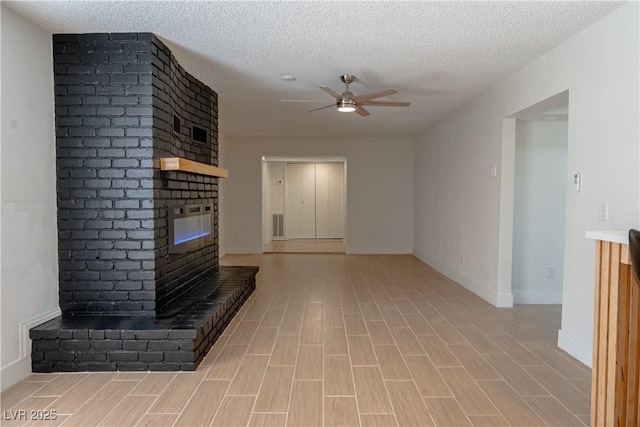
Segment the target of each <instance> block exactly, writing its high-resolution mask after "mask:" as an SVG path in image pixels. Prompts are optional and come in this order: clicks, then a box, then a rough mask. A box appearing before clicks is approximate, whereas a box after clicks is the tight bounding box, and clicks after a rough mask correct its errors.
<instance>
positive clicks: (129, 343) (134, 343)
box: [122, 340, 147, 351]
mask: <svg viewBox="0 0 640 427" xmlns="http://www.w3.org/2000/svg"><path fill="white" fill-rule="evenodd" d="M122 348H123V350H131V351H146V350H147V341H145V340H125V341H123V344H122Z"/></svg>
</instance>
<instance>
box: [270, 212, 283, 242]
mask: <svg viewBox="0 0 640 427" xmlns="http://www.w3.org/2000/svg"><path fill="white" fill-rule="evenodd" d="M272 221H273V228H272V229H273V237H280V238H284V214H283V213H274V214H273V216H272Z"/></svg>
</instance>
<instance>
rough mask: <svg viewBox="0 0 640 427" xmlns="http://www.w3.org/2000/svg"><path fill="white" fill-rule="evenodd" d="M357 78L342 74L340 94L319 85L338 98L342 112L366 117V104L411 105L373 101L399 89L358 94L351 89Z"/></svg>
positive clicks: (378, 105) (408, 103)
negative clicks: (342, 87) (342, 90)
mask: <svg viewBox="0 0 640 427" xmlns="http://www.w3.org/2000/svg"><path fill="white" fill-rule="evenodd" d="M355 79H356V78H355V76H353V75H351V74H343V75H342V76H340V80H342V82H343V83H344V84H345V88H344V92H342V94H339V93H338V92H335V91H333V90H332V89H330V88H328V87H326V86H318V87H319V88H320V89H322V90H323V91H325V92H327V93H328V94H329V95H331V96H333V97H334V98H335V99H336V103H335V105H336V107H337V108H338V111H340V112H341V113H353V112H356V113H358V114H359V115H361V116H363V117H366V116H368V115H369V114H370V113H369V112H368V111H367V110H366V109H365V108H364V106H365V105H370V106H376V107H408V106H409V105H411V103H410V102H387V101H373V100H374V99H376V98H382V97H383V96H388V95H393V94H394V93H398V91H396V90H395V89H387V90H381V91H379V92H371V93H365V94H363V95H358V96H356V95H354V94H353V93H352V92H351V91H350V90H349V84H350V83H351V82H353V81H354V80H355ZM283 101H287V102H295V101H296V100H289V99H287V100H284V99H283ZM333 105H334V104H329V105H325V106H324V107H320V108H315V109H313V110H310V111H307V112H308V113H311V112H313V111H318V110H324V109H325V108H330V107H333Z"/></svg>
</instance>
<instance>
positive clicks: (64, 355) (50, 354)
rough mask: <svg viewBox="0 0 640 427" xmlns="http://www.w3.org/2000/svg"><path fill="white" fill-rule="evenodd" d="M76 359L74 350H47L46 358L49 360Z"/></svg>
mask: <svg viewBox="0 0 640 427" xmlns="http://www.w3.org/2000/svg"><path fill="white" fill-rule="evenodd" d="M74 359H75V354H74V352H73V351H47V352H45V354H44V360H47V361H72V360H74Z"/></svg>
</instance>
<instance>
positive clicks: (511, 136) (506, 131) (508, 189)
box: [496, 89, 571, 307]
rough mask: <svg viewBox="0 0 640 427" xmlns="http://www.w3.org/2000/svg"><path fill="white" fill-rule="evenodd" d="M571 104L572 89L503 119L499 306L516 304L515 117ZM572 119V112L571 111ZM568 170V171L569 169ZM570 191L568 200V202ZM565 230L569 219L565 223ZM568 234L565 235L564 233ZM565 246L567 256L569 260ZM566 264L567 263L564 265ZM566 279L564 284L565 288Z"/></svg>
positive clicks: (499, 230) (497, 304)
mask: <svg viewBox="0 0 640 427" xmlns="http://www.w3.org/2000/svg"><path fill="white" fill-rule="evenodd" d="M562 101H564V102H566V103H567V104H569V108H570V107H571V102H570V99H569V90H568V89H567V90H564V91H561V92H559V93H557V94H555V95H551V96H549V97H545V98H543V99H541V100H540V101H538V102H535V103H533V104H531V105H529V106H527V107H525V108H522V109H520V110H519V111H517V112H515V113H513V114H511V115H509V116H507V117H505V118H503V119H502V162H501V165H500V171H501V174H500V217H499V218H500V219H499V226H498V227H499V228H498V295H497V299H496V306H497V307H513V293H512V286H511V280H512V268H513V225H514V218H513V214H514V206H515V204H514V201H515V180H516V178H515V177H516V175H515V166H516V120H517V118H518V116H519V115H520V114H522V113H523V112H525V111H527V110H530V109H533V108H535V109H543V110H544V108H546V107H548V108H552V107H554V106H556V105H558V103H560V102H562ZM569 120H571V114H569ZM567 173H568V171H567ZM568 200H569V193H567V196H566V199H565V203H567V204H568ZM565 231H566V223H565ZM565 238H566V235H565ZM566 250H567V249H566V246H565V256H564V259H565V260H566V258H567V257H566ZM563 267H566V266H563ZM564 285H565V284H564V279H563V283H562V288H563V290H564Z"/></svg>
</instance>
